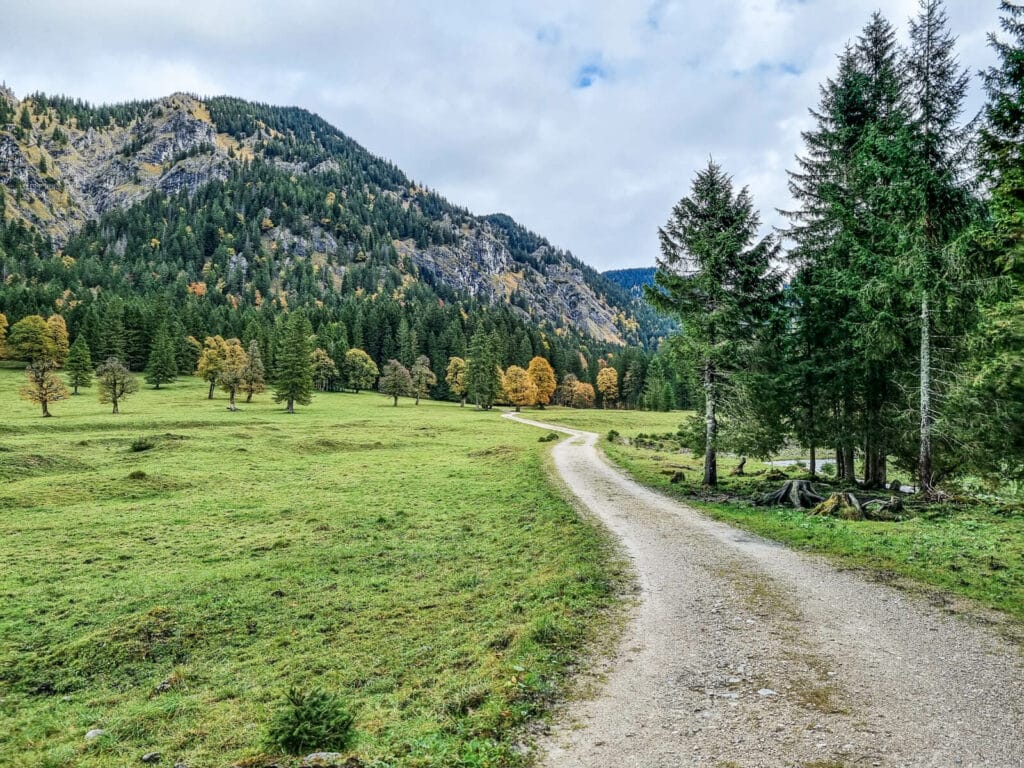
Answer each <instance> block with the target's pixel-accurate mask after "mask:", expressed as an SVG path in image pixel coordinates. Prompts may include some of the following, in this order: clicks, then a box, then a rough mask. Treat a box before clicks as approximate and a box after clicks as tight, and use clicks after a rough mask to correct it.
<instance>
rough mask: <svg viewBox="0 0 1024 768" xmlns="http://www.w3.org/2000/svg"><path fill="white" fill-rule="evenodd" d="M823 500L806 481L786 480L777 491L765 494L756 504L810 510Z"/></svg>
mask: <svg viewBox="0 0 1024 768" xmlns="http://www.w3.org/2000/svg"><path fill="white" fill-rule="evenodd" d="M824 500H825V499H824V497H822V496H820V495H819V494H818V492H817V491H816V490H814V486H813V485H811V483H810V482H809V481H807V480H787V481H786V482H785V483H784V484H783V486H782V487H781V488H779V490H777V491H775V492H773V493H767V494H765V495H764V496H762V497H761V499H760V500H759V501H758V502H757V504H758V506H777V507H779V506H781V507H793V508H795V509H811V508H813V507H816V506H817V505H818V504H821V502H823V501H824Z"/></svg>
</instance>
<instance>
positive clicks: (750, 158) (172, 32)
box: [0, 0, 997, 268]
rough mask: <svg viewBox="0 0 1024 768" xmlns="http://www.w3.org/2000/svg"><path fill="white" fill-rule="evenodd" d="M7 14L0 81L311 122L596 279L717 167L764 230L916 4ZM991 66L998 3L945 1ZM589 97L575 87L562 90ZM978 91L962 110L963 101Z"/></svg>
mask: <svg viewBox="0 0 1024 768" xmlns="http://www.w3.org/2000/svg"><path fill="white" fill-rule="evenodd" d="M11 5H15V7H13V8H6V9H5V10H4V27H5V44H4V46H3V48H2V49H0V74H2V76H3V77H4V78H6V80H7V81H8V83H9V84H11V85H12V86H13V87H14V88H15V89H16V90H17V91H18V92H19V93H21V94H24V93H26V92H30V91H35V90H44V91H47V92H62V93H68V94H70V95H74V96H81V97H83V98H86V99H89V100H91V101H95V102H110V101H120V100H124V99H129V98H146V97H156V96H162V95H166V94H167V93H170V92H172V91H175V90H188V91H194V92H199V93H205V94H213V93H230V94H232V95H238V96H242V97H245V98H251V99H257V100H260V101H267V102H271V103H276V104H294V105H298V106H303V107H306V108H308V109H310V110H313V111H315V112H318V113H320V114H321V115H323V116H324V117H325V118H327V119H328V120H329V121H330V122H331V123H333V124H335V125H337V126H338V127H339V128H340V129H342V130H343V131H345V132H346V133H348V134H349V135H351V136H352V137H353V138H355V139H356V140H358V141H360V142H361V143H363V144H364V145H365V146H367V147H368V148H369V149H371V150H372V151H374V152H376V153H378V154H382V155H384V156H387V157H389V158H390V159H392V160H394V161H395V162H396V163H397V164H398V165H399V166H400V167H402V168H403V169H404V170H405V171H406V172H407V173H408V174H409V175H410V176H412V177H413V178H415V179H416V180H417V181H420V182H423V183H427V184H429V185H430V186H432V187H434V188H436V189H437V190H439V191H440V192H441V193H442V194H444V195H445V196H446V197H448V198H449V199H450V200H451V201H452V202H454V203H458V204H462V205H465V206H466V207H468V208H470V209H471V210H473V211H475V212H478V213H489V212H492V211H495V210H502V211H505V212H507V213H509V214H511V215H513V216H514V217H516V218H517V219H519V220H520V221H522V222H523V223H524V224H526V225H527V226H529V227H530V228H532V229H535V230H536V231H538V232H539V233H541V234H543V235H545V236H547V237H549V238H550V239H551V240H553V241H554V242H555V243H557V244H558V245H560V246H562V247H565V248H568V249H571V250H572V251H573V252H575V253H576V254H577V255H578V256H580V257H582V258H583V259H585V260H586V261H588V262H590V263H592V264H594V265H595V266H597V267H599V268H609V267H613V266H627V265H628V266H639V265H650V264H652V263H653V260H654V257H655V255H656V253H657V238H656V230H657V227H658V226H659V225H660V224H662V223H663V222H664V220H665V219H666V218H667V216H668V213H669V211H670V209H671V207H672V205H673V204H674V203H675V202H676V201H677V200H678V198H679V197H681V196H682V195H683V194H685V193H686V192H687V190H688V188H689V184H690V180H691V178H692V176H693V173H694V172H695V170H696V169H697V168H698V167H700V166H701V165H703V164H704V163H705V162H706V160H707V158H708V156H709V155H714V156H715V157H716V159H718V160H719V161H721V162H722V163H723V164H724V165H725V166H726V168H727V170H728V171H730V172H731V173H732V174H733V175H734V177H735V178H736V180H737V182H739V183H743V184H749V185H750V186H751V189H752V191H753V193H754V196H755V201H756V202H757V204H758V205H759V206H760V208H761V209H762V211H763V217H764V219H765V221H766V224H772V223H776V222H777V221H778V219H777V217H776V215H775V213H774V210H775V209H776V208H784V207H786V206H787V205H788V203H789V200H788V195H787V191H786V177H785V173H784V171H785V168H786V167H787V166H789V165H791V159H792V157H793V155H794V153H796V152H797V151H799V149H800V138H799V133H800V130H801V129H802V128H804V127H806V125H807V118H806V113H807V109H808V108H809V107H811V106H813V105H814V104H815V102H816V101H817V97H818V92H817V89H818V84H819V83H820V82H821V81H822V80H823V79H824V78H825V77H827V76H828V75H829V74H831V72H832V70H833V67H834V64H835V55H836V54H837V53H838V52H839V51H840V50H841V48H842V46H843V44H844V43H845V42H846V41H847V40H849V39H851V38H853V37H854V36H855V35H856V34H857V32H858V31H859V30H860V28H861V27H862V26H863V24H864V23H865V22H866V21H867V19H868V16H869V15H870V13H871V12H872V11H873V10H875V9H876V7H880V9H881V10H882V12H883V13H885V14H886V15H887V16H888V17H889V18H890V20H891V21H893V22H894V23H895V24H897V25H899V26H901V27H903V26H905V21H906V18H907V17H908V16H910V15H911V14H912V13H913V12H914V10H915V7H916V3H915V1H914V0H847V1H846V2H843V3H835V2H831V1H830V0H721V2H716V3H706V2H699V0H652V1H651V2H649V3H646V4H643V3H628V2H627V3H620V2H607V1H606V2H601V3H593V2H585V1H584V0H561V1H558V0H556V2H550V0H549V1H548V2H541V1H540V0H523V1H522V2H519V3H515V4H507V5H505V6H500V7H499V6H497V5H495V4H489V3H473V2H469V1H468V0H457V1H455V2H445V3H427V2H425V0H417V1H415V2H397V1H396V0H380V1H379V2H375V3H362V2H354V1H346V2H334V1H332V0H302V2H291V3H287V4H284V3H273V2H270V1H269V0H262V1H260V0H250V2H246V3H241V2H235V1H229V0H204V2H201V3H200V2H179V3H175V4H173V5H172V4H143V3H138V2H137V1H136V0H93V1H92V2H88V3H85V2H71V1H70V0H63V1H61V0H34V2H32V3H17V4H11ZM947 5H948V11H949V15H950V19H951V24H952V26H953V29H954V31H955V32H957V33H958V34H959V35H960V36H961V38H962V45H961V46H960V55H961V59H962V61H963V62H964V64H965V65H967V66H969V67H970V69H972V70H977V69H979V68H981V67H982V66H984V65H986V64H987V63H988V61H989V58H990V56H989V52H988V50H987V48H986V46H985V32H987V31H989V30H992V29H995V27H996V22H997V15H996V8H997V3H996V0H991V1H990V2H986V3H985V7H984V9H983V10H981V11H979V3H978V2H977V0H948V3H947ZM580 86H586V87H580ZM980 101H981V100H980V96H979V95H978V93H977V91H975V93H974V94H972V107H973V108H977V107H978V106H979V105H980Z"/></svg>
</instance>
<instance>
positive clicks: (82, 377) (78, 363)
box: [64, 334, 92, 395]
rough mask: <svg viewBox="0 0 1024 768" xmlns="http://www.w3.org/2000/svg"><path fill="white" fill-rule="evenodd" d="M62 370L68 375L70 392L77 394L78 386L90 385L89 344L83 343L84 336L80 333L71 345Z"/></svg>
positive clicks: (90, 361) (90, 360)
mask: <svg viewBox="0 0 1024 768" xmlns="http://www.w3.org/2000/svg"><path fill="white" fill-rule="evenodd" d="M64 372H65V373H66V374H67V376H68V383H69V384H70V385H71V389H72V394H75V395H77V394H78V388H79V387H89V386H92V355H91V354H90V353H89V345H88V344H86V343H85V337H84V336H82V335H81V334H79V336H78V338H77V339H75V343H74V344H72V345H71V352H70V353H69V354H68V361H67V363H65V365H64Z"/></svg>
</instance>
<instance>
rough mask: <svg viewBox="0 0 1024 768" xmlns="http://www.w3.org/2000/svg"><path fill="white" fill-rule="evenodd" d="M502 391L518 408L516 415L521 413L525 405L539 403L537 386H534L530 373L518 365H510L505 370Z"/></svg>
mask: <svg viewBox="0 0 1024 768" xmlns="http://www.w3.org/2000/svg"><path fill="white" fill-rule="evenodd" d="M502 389H503V390H504V392H505V397H506V398H508V401H509V402H510V403H511V404H512V405H514V406H515V407H516V413H519V412H520V411H521V410H522V407H523V406H524V405H533V404H534V403H536V402H537V385H536V384H534V382H533V378H532V377H531V376H530V374H529V372H527V371H526V370H525V369H523V368H520V367H519V366H518V365H510V366H509V367H508V368H507V369H506V370H505V376H504V379H503V381H502Z"/></svg>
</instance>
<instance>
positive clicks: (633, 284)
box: [601, 267, 657, 297]
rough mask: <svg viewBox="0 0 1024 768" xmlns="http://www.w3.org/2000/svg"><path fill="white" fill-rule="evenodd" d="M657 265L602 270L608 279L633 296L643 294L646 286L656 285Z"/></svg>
mask: <svg viewBox="0 0 1024 768" xmlns="http://www.w3.org/2000/svg"><path fill="white" fill-rule="evenodd" d="M655 272H657V269H656V268H655V267H636V268H634V269H609V270H608V271H607V272H602V273H601V274H603V275H604V276H605V277H606V278H607V279H608V280H610V281H611V282H613V283H615V284H616V285H617V286H619V287H620V288H622V289H624V290H626V291H629V293H630V294H632V295H633V296H638V297H639V296H643V294H644V286H647V285H651V286H653V285H654V273H655Z"/></svg>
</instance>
